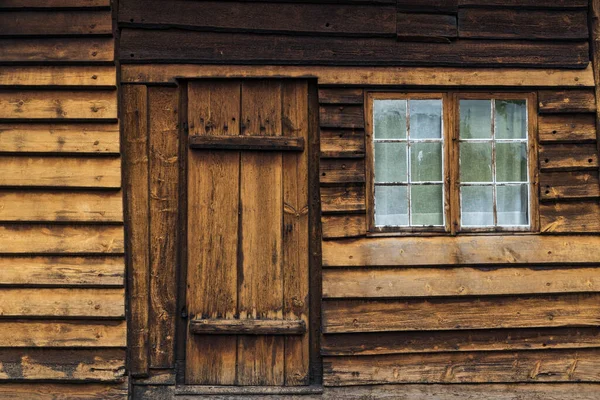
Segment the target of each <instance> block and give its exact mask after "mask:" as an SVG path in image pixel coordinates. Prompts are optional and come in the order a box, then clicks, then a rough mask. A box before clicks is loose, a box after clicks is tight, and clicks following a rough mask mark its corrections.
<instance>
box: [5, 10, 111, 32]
mask: <svg viewBox="0 0 600 400" xmlns="http://www.w3.org/2000/svg"><path fill="white" fill-rule="evenodd" d="M0 26H2V31H0V35H1V36H29V35H48V36H50V35H111V34H112V18H111V12H110V10H106V11H98V10H93V11H72V10H68V11H64V10H63V11H44V12H39V11H14V12H4V13H1V14H0Z"/></svg>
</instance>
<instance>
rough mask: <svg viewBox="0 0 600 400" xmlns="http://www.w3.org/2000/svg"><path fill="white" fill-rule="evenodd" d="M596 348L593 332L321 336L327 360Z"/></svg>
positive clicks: (598, 340)
mask: <svg viewBox="0 0 600 400" xmlns="http://www.w3.org/2000/svg"><path fill="white" fill-rule="evenodd" d="M599 347H600V333H598V329H596V328H554V329H540V328H537V329H492V330H480V331H438V332H435V334H423V332H377V333H352V334H345V333H344V334H329V335H324V336H323V339H322V342H321V354H323V355H330V356H352V355H381V354H410V353H445V352H464V351H514V350H543V349H586V348H599Z"/></svg>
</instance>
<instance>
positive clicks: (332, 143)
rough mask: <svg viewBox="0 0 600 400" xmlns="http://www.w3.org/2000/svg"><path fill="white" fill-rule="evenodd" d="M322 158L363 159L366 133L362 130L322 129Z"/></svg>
mask: <svg viewBox="0 0 600 400" xmlns="http://www.w3.org/2000/svg"><path fill="white" fill-rule="evenodd" d="M320 139H321V140H320V141H321V157H326V158H344V157H346V158H362V157H364V156H365V132H364V131H363V130H362V129H358V130H357V129H327V128H323V129H321V138H320Z"/></svg>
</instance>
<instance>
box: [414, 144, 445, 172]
mask: <svg viewBox="0 0 600 400" xmlns="http://www.w3.org/2000/svg"><path fill="white" fill-rule="evenodd" d="M410 169H411V171H410V173H411V175H410V180H411V182H431V181H437V182H439V181H441V180H442V144H441V143H428V142H425V143H412V144H411V145H410Z"/></svg>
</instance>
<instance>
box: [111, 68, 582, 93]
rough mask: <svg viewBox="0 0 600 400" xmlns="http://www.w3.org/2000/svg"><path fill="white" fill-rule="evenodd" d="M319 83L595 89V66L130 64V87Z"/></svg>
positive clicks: (126, 77) (124, 72)
mask: <svg viewBox="0 0 600 400" xmlns="http://www.w3.org/2000/svg"><path fill="white" fill-rule="evenodd" d="M199 77H204V78H269V77H274V78H281V77H289V78H316V79H318V80H319V84H320V85H367V86H368V85H407V86H412V85H426V86H449V87H458V86H473V87H481V86H515V87H523V86H524V87H530V86H537V87H540V88H544V87H561V88H563V87H593V86H594V75H593V71H592V67H591V66H590V65H588V67H587V68H585V69H556V68H546V69H532V68H485V69H481V68H447V67H435V68H433V67H382V66H379V67H357V66H355V67H343V66H337V67H330V66H292V65H268V64H267V65H260V66H257V65H219V66H217V65H197V64H162V65H156V64H133V65H129V64H125V65H122V66H121V80H122V81H123V82H125V83H162V84H171V85H174V84H176V79H177V78H199Z"/></svg>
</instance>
